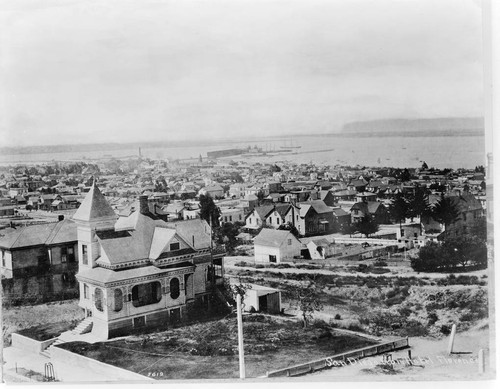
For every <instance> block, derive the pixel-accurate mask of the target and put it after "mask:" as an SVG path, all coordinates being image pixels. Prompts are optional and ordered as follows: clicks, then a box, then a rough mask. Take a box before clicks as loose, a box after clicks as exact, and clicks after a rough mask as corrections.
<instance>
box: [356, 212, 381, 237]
mask: <svg viewBox="0 0 500 389" xmlns="http://www.w3.org/2000/svg"><path fill="white" fill-rule="evenodd" d="M356 230H357V231H359V232H360V233H362V234H363V235H365V236H366V237H367V238H368V237H369V236H370V235H371V234H374V233H375V232H377V231H378V223H377V222H376V221H375V220H374V219H373V218H372V217H371V216H369V215H366V216H363V217H362V218H361V220H359V221H358V222H357V223H356Z"/></svg>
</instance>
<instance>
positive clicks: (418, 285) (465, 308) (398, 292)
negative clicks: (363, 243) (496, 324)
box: [226, 265, 488, 337]
mask: <svg viewBox="0 0 500 389" xmlns="http://www.w3.org/2000/svg"><path fill="white" fill-rule="evenodd" d="M297 267H299V266H297ZM297 267H292V268H280V265H275V266H274V267H273V268H260V269H255V268H251V267H235V266H233V267H228V269H227V272H226V274H227V275H228V276H230V277H232V278H233V279H236V280H240V281H241V282H244V283H245V282H247V283H257V284H261V285H266V286H270V287H274V288H278V289H280V290H281V291H282V300H283V306H284V307H285V312H287V313H292V314H297V313H298V311H297V302H296V301H294V298H293V294H294V291H295V290H297V288H304V289H311V288H313V289H314V290H315V293H316V297H317V299H318V300H319V301H321V302H322V304H323V310H322V311H320V312H317V313H315V316H316V317H317V318H321V319H323V320H325V321H327V322H329V323H332V324H333V325H337V326H339V327H342V328H347V329H354V330H358V331H363V332H366V333H369V334H372V335H375V336H434V337H441V336H446V335H448V334H449V330H450V328H451V325H452V324H453V323H456V324H457V326H458V330H459V331H465V330H467V329H468V328H470V327H471V326H474V325H475V324H476V323H478V322H479V321H481V320H483V319H485V318H487V316H488V296H487V277H486V275H485V274H484V272H474V273H471V275H463V274H459V275H446V274H439V275H438V277H436V275H435V274H433V275H431V274H430V273H420V274H418V275H409V274H405V275H404V276H398V275H395V274H392V273H384V274H372V273H370V272H364V271H361V272H360V271H352V272H346V271H342V272H340V271H337V272H333V271H329V270H323V269H315V270H312V269H310V268H307V269H299V268H297ZM363 270H365V269H363ZM476 273H477V274H482V276H477V275H473V274H476Z"/></svg>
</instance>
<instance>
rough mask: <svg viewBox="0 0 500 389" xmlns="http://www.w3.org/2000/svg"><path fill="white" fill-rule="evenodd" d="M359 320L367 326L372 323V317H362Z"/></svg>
mask: <svg viewBox="0 0 500 389" xmlns="http://www.w3.org/2000/svg"><path fill="white" fill-rule="evenodd" d="M359 322H360V323H361V324H363V325H365V326H367V325H370V319H369V318H367V317H362V318H360V319H359Z"/></svg>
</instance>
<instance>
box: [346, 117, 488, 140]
mask: <svg viewBox="0 0 500 389" xmlns="http://www.w3.org/2000/svg"><path fill="white" fill-rule="evenodd" d="M483 133H484V119H483V118H479V117H475V118H438V119H381V120H369V121H359V122H351V123H347V124H345V125H344V126H343V127H342V131H341V134H342V135H351V134H352V135H367V136H370V135H378V136H380V135H391V136H394V135H396V136H397V135H401V136H453V135H481V134H483Z"/></svg>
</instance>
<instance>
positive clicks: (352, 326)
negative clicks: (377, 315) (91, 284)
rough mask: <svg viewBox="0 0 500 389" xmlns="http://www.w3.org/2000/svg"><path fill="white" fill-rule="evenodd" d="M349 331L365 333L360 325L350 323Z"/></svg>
mask: <svg viewBox="0 0 500 389" xmlns="http://www.w3.org/2000/svg"><path fill="white" fill-rule="evenodd" d="M347 329H348V330H350V331H357V332H364V331H365V329H364V328H363V327H361V326H360V325H359V324H358V323H349V325H348V326H347Z"/></svg>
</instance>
